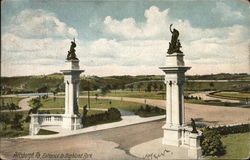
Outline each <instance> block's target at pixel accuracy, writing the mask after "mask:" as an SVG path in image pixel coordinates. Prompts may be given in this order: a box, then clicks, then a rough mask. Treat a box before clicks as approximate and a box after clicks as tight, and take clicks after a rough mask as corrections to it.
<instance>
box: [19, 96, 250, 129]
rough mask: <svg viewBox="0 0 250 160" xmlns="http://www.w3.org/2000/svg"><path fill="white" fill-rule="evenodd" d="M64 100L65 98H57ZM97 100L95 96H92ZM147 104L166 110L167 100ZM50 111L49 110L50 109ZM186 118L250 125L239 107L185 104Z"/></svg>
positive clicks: (23, 102)
mask: <svg viewBox="0 0 250 160" xmlns="http://www.w3.org/2000/svg"><path fill="white" fill-rule="evenodd" d="M57 97H58V98H64V96H57ZM31 98H33V97H29V98H26V99H23V100H21V101H20V104H19V105H20V106H21V108H22V109H21V110H22V111H24V110H29V106H28V101H29V100H30V99H31ZM80 98H87V96H80ZM90 98H95V96H90ZM98 99H111V100H119V101H121V100H122V101H129V102H136V103H142V104H145V99H144V98H130V97H98ZM146 104H148V105H152V106H158V107H160V108H163V109H165V108H166V107H165V100H155V99H146ZM48 109H49V108H48ZM185 109H186V117H185V121H186V122H187V123H189V122H190V119H191V118H194V119H195V120H196V122H197V124H205V125H209V126H217V125H225V124H235V123H237V124H238V123H250V109H249V108H239V107H224V106H212V105H202V104H192V103H185Z"/></svg>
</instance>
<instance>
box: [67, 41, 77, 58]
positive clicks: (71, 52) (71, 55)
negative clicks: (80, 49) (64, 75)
mask: <svg viewBox="0 0 250 160" xmlns="http://www.w3.org/2000/svg"><path fill="white" fill-rule="evenodd" d="M75 48H76V43H75V38H74V41H71V46H70V50H69V51H68V55H67V58H66V60H78V58H77V57H76V53H75V52H76V50H75Z"/></svg>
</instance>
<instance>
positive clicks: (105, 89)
mask: <svg viewBox="0 0 250 160" xmlns="http://www.w3.org/2000/svg"><path fill="white" fill-rule="evenodd" d="M109 92H110V90H109V88H108V87H107V86H105V87H102V88H101V94H102V95H105V94H107V93H109Z"/></svg>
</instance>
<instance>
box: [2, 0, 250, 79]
mask: <svg viewBox="0 0 250 160" xmlns="http://www.w3.org/2000/svg"><path fill="white" fill-rule="evenodd" d="M249 17H250V4H249V3H248V2H246V1H240V0H225V1H223V0H217V1H215V0H197V1H195V0H169V1H167V0H165V1H163V0H154V1H153V0H137V1H135V0H134V1H133V0H129V1H127V0H108V1H101V0H99V1H95V0H94V1H86V0H85V1H84V0H71V1H67V0H43V1H42V0H40V1H39V0H5V1H1V24H2V26H1V45H2V46H1V75H2V76H24V75H43V74H50V73H55V72H59V71H60V70H61V69H63V68H64V66H65V58H66V55H67V52H68V51H69V48H70V42H71V41H72V39H73V38H75V39H76V44H77V47H76V48H75V49H76V54H77V57H78V58H79V59H80V66H81V68H82V69H84V70H85V72H84V75H97V76H111V75H147V74H150V75H159V74H164V73H163V72H162V71H161V70H160V69H159V67H162V66H164V65H165V63H166V52H167V50H168V47H169V46H168V45H169V41H170V40H171V33H170V31H169V25H170V24H173V28H176V29H177V30H178V31H179V32H180V36H179V39H180V42H181V44H182V48H181V50H182V51H183V53H184V54H185V57H184V59H185V64H186V66H191V67H192V68H191V70H189V71H188V72H187V74H188V75H196V74H216V73H249V72H250V32H249V26H250V19H249Z"/></svg>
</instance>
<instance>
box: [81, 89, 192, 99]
mask: <svg viewBox="0 0 250 160" xmlns="http://www.w3.org/2000/svg"><path fill="white" fill-rule="evenodd" d="M89 93H90V96H95V95H96V94H98V95H99V96H107V97H132V98H146V99H159V100H165V99H166V92H165V91H151V92H145V91H120V90H119V91H111V92H109V93H107V94H105V95H102V94H101V93H100V92H99V91H90V92H89ZM191 93H194V92H193V91H186V92H185V93H184V95H185V96H187V95H189V94H191ZM81 95H84V96H87V95H88V92H81Z"/></svg>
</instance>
